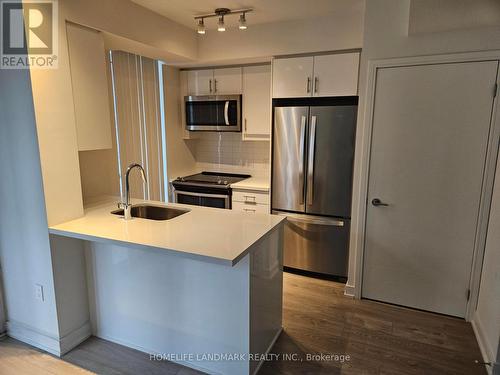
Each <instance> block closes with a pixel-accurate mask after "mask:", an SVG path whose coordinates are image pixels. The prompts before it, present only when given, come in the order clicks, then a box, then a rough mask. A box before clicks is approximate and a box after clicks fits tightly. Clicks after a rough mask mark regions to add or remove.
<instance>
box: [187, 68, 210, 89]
mask: <svg viewBox="0 0 500 375" xmlns="http://www.w3.org/2000/svg"><path fill="white" fill-rule="evenodd" d="M213 81H214V71H213V70H212V69H203V70H188V71H187V88H188V92H187V93H188V95H211V94H212V93H213V89H214V87H213V84H214V82H213Z"/></svg>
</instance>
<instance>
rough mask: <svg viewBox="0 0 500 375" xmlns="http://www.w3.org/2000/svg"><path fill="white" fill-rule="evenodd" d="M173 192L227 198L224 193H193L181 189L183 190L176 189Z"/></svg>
mask: <svg viewBox="0 0 500 375" xmlns="http://www.w3.org/2000/svg"><path fill="white" fill-rule="evenodd" d="M175 194H176V195H177V194H184V195H190V196H194V197H206V198H228V197H229V196H228V195H225V194H207V193H193V192H191V191H183V190H176V191H175Z"/></svg>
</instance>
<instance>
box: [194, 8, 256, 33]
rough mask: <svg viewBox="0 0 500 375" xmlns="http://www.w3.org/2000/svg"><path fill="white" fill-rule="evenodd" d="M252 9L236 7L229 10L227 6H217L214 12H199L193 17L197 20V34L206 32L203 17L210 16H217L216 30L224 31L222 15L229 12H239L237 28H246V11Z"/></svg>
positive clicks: (226, 14)
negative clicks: (236, 8)
mask: <svg viewBox="0 0 500 375" xmlns="http://www.w3.org/2000/svg"><path fill="white" fill-rule="evenodd" d="M252 10H253V9H250V8H249V9H238V10H231V9H228V8H217V9H215V11H214V13H209V14H200V15H197V16H194V19H195V20H197V21H198V28H197V32H198V34H205V33H206V28H205V22H204V20H205V18H212V17H219V21H218V22H217V31H226V24H225V23H224V17H225V16H228V15H231V14H239V15H240V19H239V21H238V28H239V29H240V30H246V29H247V20H246V13H249V12H251V11H252Z"/></svg>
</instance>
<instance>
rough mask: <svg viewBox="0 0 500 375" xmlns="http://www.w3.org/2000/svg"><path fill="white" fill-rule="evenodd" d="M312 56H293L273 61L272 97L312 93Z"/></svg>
mask: <svg viewBox="0 0 500 375" xmlns="http://www.w3.org/2000/svg"><path fill="white" fill-rule="evenodd" d="M312 74H313V57H312V56H308V57H293V58H289V59H276V60H274V61H273V98H293V97H304V96H311V95H312Z"/></svg>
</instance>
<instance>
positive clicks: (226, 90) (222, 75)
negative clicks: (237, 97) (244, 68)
mask: <svg viewBox="0 0 500 375" xmlns="http://www.w3.org/2000/svg"><path fill="white" fill-rule="evenodd" d="M214 93H215V94H217V95H231V94H241V68H222V69H215V70H214Z"/></svg>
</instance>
